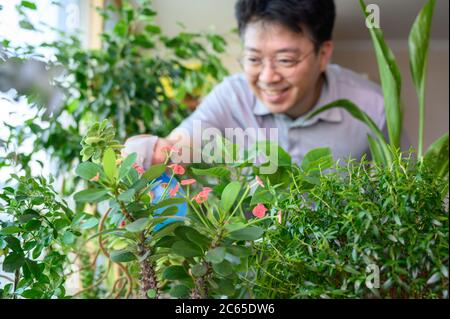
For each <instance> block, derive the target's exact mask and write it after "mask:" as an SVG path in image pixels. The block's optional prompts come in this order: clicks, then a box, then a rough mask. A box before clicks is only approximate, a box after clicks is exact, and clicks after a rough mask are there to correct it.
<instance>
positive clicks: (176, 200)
mask: <svg viewBox="0 0 450 319" xmlns="http://www.w3.org/2000/svg"><path fill="white" fill-rule="evenodd" d="M185 202H186V200H185V199H184V198H168V199H165V200H163V201H160V202H159V203H157V204H156V205H155V206H153V208H154V209H155V210H156V209H158V208H162V207H166V206H171V205H180V204H183V203H185Z"/></svg>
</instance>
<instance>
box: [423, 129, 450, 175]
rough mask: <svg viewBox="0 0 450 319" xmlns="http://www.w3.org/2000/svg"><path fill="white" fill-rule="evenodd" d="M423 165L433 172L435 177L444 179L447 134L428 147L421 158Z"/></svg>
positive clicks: (446, 161)
mask: <svg viewBox="0 0 450 319" xmlns="http://www.w3.org/2000/svg"><path fill="white" fill-rule="evenodd" d="M423 163H424V164H425V165H426V166H428V167H429V168H430V170H431V171H432V172H435V173H436V176H439V177H445V176H446V175H447V174H448V133H445V134H444V135H443V136H441V137H440V138H439V139H437V140H436V141H434V142H433V144H431V145H430V147H429V148H428V150H427V152H426V153H425V156H424V158H423Z"/></svg>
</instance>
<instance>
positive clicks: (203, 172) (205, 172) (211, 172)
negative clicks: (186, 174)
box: [191, 166, 230, 177]
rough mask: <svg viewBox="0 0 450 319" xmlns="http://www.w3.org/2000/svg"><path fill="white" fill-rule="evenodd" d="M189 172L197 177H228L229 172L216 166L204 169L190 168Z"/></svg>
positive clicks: (222, 167)
mask: <svg viewBox="0 0 450 319" xmlns="http://www.w3.org/2000/svg"><path fill="white" fill-rule="evenodd" d="M191 170H192V172H193V173H194V174H195V175H198V176H213V177H226V176H229V175H230V171H229V170H228V168H226V167H225V166H216V167H211V168H206V169H200V168H191Z"/></svg>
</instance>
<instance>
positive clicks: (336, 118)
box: [253, 68, 342, 127]
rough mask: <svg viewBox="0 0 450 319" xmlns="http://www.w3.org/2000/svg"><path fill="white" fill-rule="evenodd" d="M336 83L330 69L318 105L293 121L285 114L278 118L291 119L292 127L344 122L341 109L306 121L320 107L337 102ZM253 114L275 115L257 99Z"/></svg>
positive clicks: (327, 70)
mask: <svg viewBox="0 0 450 319" xmlns="http://www.w3.org/2000/svg"><path fill="white" fill-rule="evenodd" d="M334 82H335V79H334V74H332V72H331V71H330V68H327V69H326V71H325V82H324V85H323V87H322V92H321V93H320V98H319V100H318V101H317V103H316V105H315V106H314V107H313V108H312V109H311V111H309V112H308V113H307V114H305V115H303V116H301V117H299V118H297V119H295V120H292V119H290V118H289V117H288V116H287V115H285V114H276V115H277V116H280V117H283V118H286V119H289V120H290V122H291V124H290V126H291V127H296V126H302V127H304V126H310V125H314V124H315V123H317V122H318V121H319V120H322V121H326V122H332V123H339V122H341V121H342V110H341V109H339V108H332V109H329V110H327V111H325V112H322V113H320V114H318V115H316V116H314V117H312V118H310V119H309V120H306V118H307V117H308V116H309V115H310V114H311V113H312V112H314V111H316V110H317V109H319V108H320V107H322V106H324V105H327V104H329V103H331V102H333V101H335V100H336V99H337V98H335V94H334V93H335V92H334V89H335V85H333V84H334ZM253 113H254V114H255V115H258V116H265V115H274V114H272V113H271V112H270V111H269V110H268V109H267V107H266V106H265V105H264V104H263V103H262V102H261V101H260V100H259V99H256V103H255V107H254V108H253Z"/></svg>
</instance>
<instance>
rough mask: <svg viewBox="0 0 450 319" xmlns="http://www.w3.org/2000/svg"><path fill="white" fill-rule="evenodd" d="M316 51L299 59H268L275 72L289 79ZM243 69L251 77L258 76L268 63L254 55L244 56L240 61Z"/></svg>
mask: <svg viewBox="0 0 450 319" xmlns="http://www.w3.org/2000/svg"><path fill="white" fill-rule="evenodd" d="M314 51H315V50H311V51H310V52H309V53H307V54H305V55H304V56H303V57H301V58H299V59H292V58H286V57H276V56H275V57H272V58H268V60H270V61H271V62H272V63H271V65H272V66H273V67H274V69H275V71H276V72H278V73H279V74H281V75H283V76H286V77H289V76H291V75H292V74H293V72H294V71H295V69H296V67H297V66H298V65H299V64H300V63H302V62H303V61H305V60H306V59H307V58H308V57H309V56H310V55H311V53H313V52H314ZM239 62H240V64H241V67H242V68H243V69H244V72H245V73H247V74H249V75H250V76H257V75H259V74H260V73H261V71H262V70H263V67H264V66H265V65H266V63H267V59H263V58H260V57H256V56H254V55H251V54H249V55H244V56H243V57H242V58H241V59H240V60H239Z"/></svg>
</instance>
